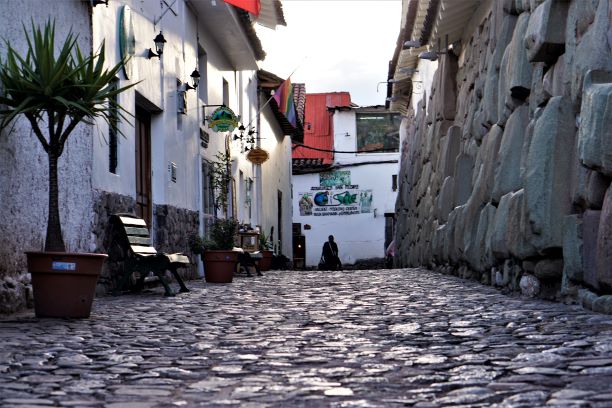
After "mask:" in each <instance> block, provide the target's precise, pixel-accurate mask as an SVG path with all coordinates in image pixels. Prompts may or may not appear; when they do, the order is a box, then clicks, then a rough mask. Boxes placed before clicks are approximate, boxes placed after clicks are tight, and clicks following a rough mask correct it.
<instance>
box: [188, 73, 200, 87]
mask: <svg viewBox="0 0 612 408" xmlns="http://www.w3.org/2000/svg"><path fill="white" fill-rule="evenodd" d="M190 77H191V84H188V83H185V90H186V91H188V90H190V89H196V88H197V87H198V85H199V84H200V73H199V72H198V70H197V69H194V70H193V72H192V73H191V75H190Z"/></svg>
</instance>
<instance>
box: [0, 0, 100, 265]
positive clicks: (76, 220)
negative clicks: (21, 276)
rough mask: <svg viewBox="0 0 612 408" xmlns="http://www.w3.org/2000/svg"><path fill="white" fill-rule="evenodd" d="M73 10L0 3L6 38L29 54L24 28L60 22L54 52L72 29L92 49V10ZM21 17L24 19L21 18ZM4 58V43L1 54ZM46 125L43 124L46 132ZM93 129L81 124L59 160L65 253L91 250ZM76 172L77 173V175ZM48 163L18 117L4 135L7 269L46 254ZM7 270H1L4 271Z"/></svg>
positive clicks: (1, 248) (1, 172)
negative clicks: (30, 254)
mask: <svg viewBox="0 0 612 408" xmlns="http://www.w3.org/2000/svg"><path fill="white" fill-rule="evenodd" d="M70 3H73V4H70V7H68V6H67V7H55V8H53V7H51V8H49V7H47V8H41V7H40V2H39V1H36V0H25V1H19V2H14V1H10V0H0V9H1V10H2V13H0V27H2V36H3V38H4V39H6V40H9V41H10V43H11V45H12V46H13V48H15V49H16V50H17V51H18V52H20V53H22V54H23V55H25V50H26V49H27V43H26V41H25V34H24V32H23V26H22V24H23V25H25V27H26V28H27V29H28V32H29V31H30V26H31V24H30V22H31V21H34V23H35V24H39V25H41V26H42V25H44V24H45V22H46V21H47V20H48V19H51V20H52V21H53V20H54V21H55V22H56V32H55V37H56V48H59V46H60V45H61V43H62V42H63V40H64V39H65V38H66V35H67V34H68V32H69V31H70V30H71V29H72V31H73V33H74V34H78V35H79V40H78V42H79V46H80V48H81V50H82V51H83V52H84V53H88V52H89V51H90V50H91V30H90V20H89V16H88V7H87V6H86V5H85V4H84V3H82V2H80V1H78V0H73V1H71V2H70ZM17 16H23V18H19V17H17ZM5 54H6V45H5V43H4V41H2V42H0V56H2V57H4V55H5ZM44 128H45V126H43V129H44ZM91 134H92V129H91V126H88V125H79V126H78V127H77V128H76V129H75V130H74V132H73V133H72V134H71V136H70V138H69V139H68V142H67V146H66V149H65V151H64V153H63V155H62V156H61V157H60V159H59V175H58V177H59V187H60V193H59V200H60V201H59V205H60V220H61V223H62V227H63V236H64V240H65V243H66V247H67V248H66V249H67V250H69V251H71V250H74V251H89V250H90V249H91V248H90V236H89V228H90V226H91V222H92V217H91V205H92V202H91V200H92V196H91V171H92V157H91V149H92V137H91ZM75 169H78V171H75ZM48 180H49V179H48V160H47V155H46V153H45V152H44V151H43V149H42V146H41V145H40V143H39V142H38V140H37V138H36V136H35V135H34V133H33V132H32V130H31V126H30V124H29V122H27V120H24V119H23V118H20V119H18V120H17V121H15V122H14V123H13V126H11V127H10V128H8V129H6V130H4V131H2V133H1V134H0V211H2V214H3V216H2V218H1V220H0V232H1V233H0V259H2V261H1V263H2V264H3V265H5V267H6V268H7V269H11V270H13V271H14V270H16V269H20V268H22V267H23V266H24V265H25V256H24V255H23V253H22V252H23V251H24V250H42V248H43V246H44V239H45V234H46V227H47V209H48V182H49V181H48ZM1 269H3V267H0V270H1Z"/></svg>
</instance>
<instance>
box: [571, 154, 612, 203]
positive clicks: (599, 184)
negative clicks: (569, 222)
mask: <svg viewBox="0 0 612 408" xmlns="http://www.w3.org/2000/svg"><path fill="white" fill-rule="evenodd" d="M608 185H609V181H608V179H607V178H606V177H605V176H604V175H603V174H601V173H599V172H597V171H593V170H589V169H587V168H586V167H584V166H582V165H580V164H578V163H577V164H576V170H575V172H574V180H573V182H572V203H573V205H574V207H577V208H583V209H587V208H590V209H592V210H601V207H602V205H603V200H604V196H605V195H606V190H607V188H608Z"/></svg>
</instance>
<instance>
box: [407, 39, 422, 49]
mask: <svg viewBox="0 0 612 408" xmlns="http://www.w3.org/2000/svg"><path fill="white" fill-rule="evenodd" d="M420 46H421V42H420V41H418V40H408V41H406V42H404V48H419V47H420Z"/></svg>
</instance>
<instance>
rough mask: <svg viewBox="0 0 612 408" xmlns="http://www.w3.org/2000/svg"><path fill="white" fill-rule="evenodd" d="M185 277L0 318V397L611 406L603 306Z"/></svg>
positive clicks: (389, 282)
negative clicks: (165, 293) (82, 305)
mask: <svg viewBox="0 0 612 408" xmlns="http://www.w3.org/2000/svg"><path fill="white" fill-rule="evenodd" d="M188 284H189V286H190V287H191V288H192V291H191V292H190V293H187V294H182V295H179V296H177V297H175V298H164V297H162V296H161V292H160V291H153V292H145V293H143V294H140V295H127V296H120V297H108V298H101V299H97V300H96V301H95V303H94V311H93V314H92V316H91V318H90V319H85V320H72V321H71V320H57V319H55V320H53V319H36V318H33V317H32V315H33V313H32V312H31V311H29V312H27V313H26V314H22V315H16V316H10V317H8V318H4V319H2V320H0V340H1V344H0V405H1V406H3V407H22V406H83V407H88V406H96V407H102V406H103V407H139V408H140V407H158V406H159V407H167V406H169V407H171V406H176V407H182V406H188V407H189V406H206V407H218V406H219V407H221V406H240V407H268V406H271V407H327V406H330V407H394V406H414V407H444V406H452V407H490V406H494V407H528V408H532V407H540V406H546V407H610V406H612V316H605V315H599V314H595V313H592V312H589V311H586V310H583V309H581V308H580V307H577V306H566V305H562V304H556V303H549V302H543V301H534V300H525V299H520V298H513V297H508V296H506V295H503V294H501V293H499V292H498V291H496V290H495V289H493V288H491V287H487V286H483V285H480V284H477V283H474V282H470V281H464V280H460V279H458V278H455V277H451V276H446V275H440V274H437V273H433V272H429V271H425V270H418V269H410V270H377V271H350V272H318V271H309V272H297V271H294V272H268V273H266V274H265V276H263V277H258V278H246V277H237V278H236V279H235V280H234V283H232V284H229V285H211V284H206V283H204V282H201V281H192V282H188Z"/></svg>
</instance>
